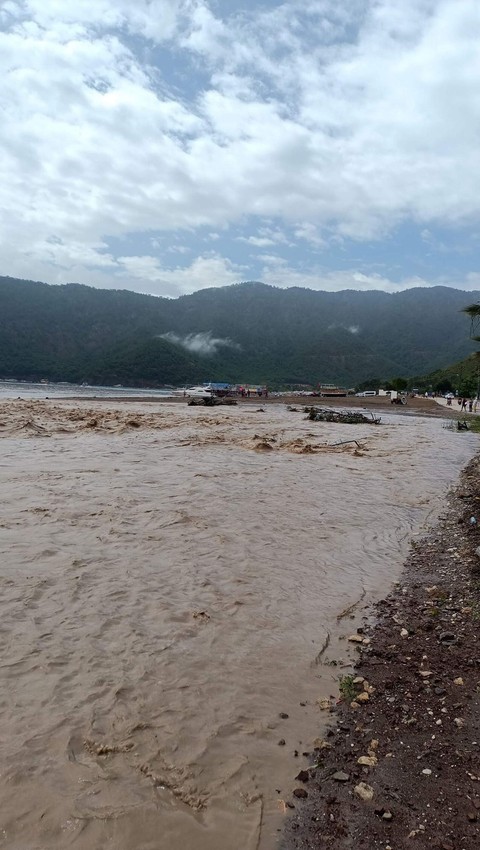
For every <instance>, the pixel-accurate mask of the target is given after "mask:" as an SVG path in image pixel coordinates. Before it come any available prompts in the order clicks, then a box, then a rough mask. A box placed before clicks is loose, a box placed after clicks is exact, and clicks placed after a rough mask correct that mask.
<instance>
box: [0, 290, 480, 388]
mask: <svg viewBox="0 0 480 850" xmlns="http://www.w3.org/2000/svg"><path fill="white" fill-rule="evenodd" d="M478 298H479V293H472V292H461V291H460V290H456V289H451V288H448V287H433V288H431V289H426V288H422V289H420V288H419V289H409V290H406V291H404V292H399V293H395V294H387V293H385V292H357V291H351V290H345V291H343V292H317V291H312V290H308V289H299V288H292V289H276V288H275V287H271V286H266V285H264V284H262V283H242V284H238V285H235V286H228V287H223V288H216V289H206V290H202V291H200V292H196V293H194V294H193V295H186V296H182V297H181V298H178V299H175V300H173V299H167V298H157V297H155V296H151V295H139V294H136V293H133V292H127V291H125V290H100V289H94V288H91V287H87V286H80V285H78V284H67V285H65V286H49V285H47V284H44V283H36V282H33V281H24V280H17V279H14V278H9V277H0V377H3V378H19V379H29V380H37V379H41V378H48V379H50V380H66V381H77V382H83V381H86V382H88V383H108V384H112V383H113V384H117V383H121V384H125V385H129V384H130V385H137V386H139V385H148V386H161V385H163V384H183V383H185V382H196V381H201V380H208V379H212V380H215V379H216V380H227V381H242V382H244V381H245V382H251V383H253V382H262V383H268V384H270V385H278V384H301V383H308V384H316V383H318V382H319V381H328V382H335V383H336V382H338V383H341V384H347V385H349V386H353V385H354V384H356V383H358V382H360V381H364V380H367V379H369V378H371V377H375V376H376V377H379V378H386V379H388V378H393V377H396V376H398V375H403V376H409V375H419V374H425V373H428V372H432V371H434V370H436V369H440V368H442V367H444V366H446V365H448V364H449V363H452V362H455V361H458V360H460V359H461V358H463V357H465V356H466V355H468V354H469V353H470V352H471V351H472V344H471V342H470V340H469V320H468V317H467V316H465V315H464V314H463V313H462V312H461V311H462V309H463V308H464V307H465V306H466V305H468V304H471V303H472V302H473V301H476V300H478Z"/></svg>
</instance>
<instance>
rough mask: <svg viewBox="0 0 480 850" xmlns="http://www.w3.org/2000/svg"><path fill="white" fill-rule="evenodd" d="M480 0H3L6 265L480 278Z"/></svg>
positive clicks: (38, 271)
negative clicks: (286, 0)
mask: <svg viewBox="0 0 480 850" xmlns="http://www.w3.org/2000/svg"><path fill="white" fill-rule="evenodd" d="M479 43H480V2H479V0H401V2H400V0H298V2H297V0H288V2H283V3H282V2H275V0H0V79H1V81H2V82H1V85H0V249H1V257H2V262H1V264H0V274H8V275H12V276H15V277H23V278H33V279H37V280H45V281H48V282H49V283H65V282H69V281H78V282H80V283H87V284H91V285H95V286H101V287H114V288H128V289H134V290H136V291H139V292H149V293H154V294H162V295H168V296H173V297H175V296H177V295H179V294H183V293H187V292H191V291H194V290H197V289H200V288H203V287H209V286H224V285H225V284H229V283H235V282H238V281H242V280H263V281H265V282H266V283H271V284H276V285H278V286H292V285H294V286H307V287H311V288H315V289H329V290H338V289H346V288H356V289H384V290H387V291H396V290H399V289H404V288H407V287H410V286H419V285H420V286H425V285H432V284H438V283H443V284H447V285H452V286H457V287H460V288H463V289H480V264H479V258H480V245H479V239H480V230H479V219H480V50H479Z"/></svg>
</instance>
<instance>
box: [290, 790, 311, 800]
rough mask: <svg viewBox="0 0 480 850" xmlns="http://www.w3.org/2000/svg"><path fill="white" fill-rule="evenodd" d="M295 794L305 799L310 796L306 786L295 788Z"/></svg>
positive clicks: (300, 798)
mask: <svg viewBox="0 0 480 850" xmlns="http://www.w3.org/2000/svg"><path fill="white" fill-rule="evenodd" d="M293 796H294V797H298V799H299V800H305V799H306V797H308V793H307V791H305V788H294V789H293Z"/></svg>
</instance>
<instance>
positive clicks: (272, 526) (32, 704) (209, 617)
mask: <svg viewBox="0 0 480 850" xmlns="http://www.w3.org/2000/svg"><path fill="white" fill-rule="evenodd" d="M268 401H269V403H268V404H265V400H258V401H257V400H255V401H253V402H252V401H251V402H250V403H248V404H247V403H246V404H239V405H238V406H235V407H231V408H230V407H218V408H213V409H208V408H199V407H198V408H197V407H188V406H187V405H186V404H185V403H181V404H180V403H170V402H168V401H166V400H164V401H159V400H158V399H152V400H151V401H146V400H144V399H136V400H135V401H126V400H125V399H122V400H112V399H104V400H101V401H100V400H93V399H90V400H74V399H63V400H60V399H56V400H45V399H43V400H40V399H37V400H13V399H11V400H6V399H5V400H2V403H1V408H0V453H1V454H0V457H1V468H0V471H1V481H2V492H3V493H4V500H3V501H4V504H5V509H4V513H3V517H2V521H1V529H0V531H1V551H2V571H1V585H2V594H1V612H2V617H1V621H0V622H1V628H0V635H1V640H2V644H3V646H2V649H3V652H2V658H3V664H2V668H1V677H2V680H3V681H2V685H3V687H2V694H3V695H4V696H3V698H2V717H3V728H2V763H3V765H4V770H3V771H2V776H1V777H0V799H1V800H2V809H3V811H4V815H3V818H2V821H3V822H2V824H1V826H0V829H1V830H3V832H2V833H0V835H3V846H5V847H11V848H26V847H28V848H35V850H40V848H64V847H68V846H71V845H72V844H74V846H76V847H79V848H81V850H83V848H92V847H98V848H100V847H102V848H103V847H106V846H112V847H115V848H118V850H133V848H135V850H139V848H145V850H146V848H152V850H153V848H155V850H163V848H165V850H166V849H167V848H169V850H170V848H173V847H182V848H186V850H190V848H192V850H193V848H199V850H225V847H228V848H229V850H250V848H251V849H252V850H257V848H260V850H274V848H275V847H276V846H278V843H279V840H280V838H281V835H282V830H283V828H284V825H285V821H286V818H287V817H288V813H289V812H290V811H291V810H290V809H289V808H288V806H287V802H291V801H292V799H293V798H292V794H293V790H294V789H295V787H297V786H298V782H296V781H295V776H296V775H297V774H298V771H300V770H301V769H306V768H308V766H309V765H310V764H311V753H312V751H313V742H314V740H315V738H316V737H318V736H319V735H321V734H322V730H326V728H327V722H328V717H327V716H326V713H325V711H322V710H321V708H320V703H321V701H322V700H325V699H329V698H330V696H331V695H334V696H338V692H339V676H341V675H343V674H345V671H349V670H351V669H352V663H353V661H354V659H355V658H356V657H357V656H356V650H355V646H354V645H353V644H352V643H350V642H349V641H348V640H347V638H348V636H349V634H350V632H351V631H352V630H353V631H355V629H356V628H357V627H362V626H364V625H365V620H364V618H367V621H368V622H369V621H370V620H373V618H374V605H375V604H376V603H378V602H379V600H381V599H382V598H383V597H385V596H387V595H388V594H389V593H390V591H391V589H392V586H393V584H394V582H395V581H397V580H398V579H399V578H400V576H401V572H402V565H403V562H404V560H405V558H406V556H407V554H408V551H409V546H410V542H411V540H412V538H415V539H416V538H419V537H420V536H421V535H422V534H424V533H425V531H426V530H427V529H428V528H429V527H430V526H431V525H432V524H433V523H434V522H435V521H436V519H437V518H438V515H439V512H440V511H441V510H442V505H443V504H444V500H445V497H446V494H447V492H448V490H449V487H450V486H451V484H452V483H454V482H456V481H457V480H458V477H459V474H460V470H461V469H462V467H464V466H465V465H466V464H467V462H468V461H469V460H470V459H471V458H472V456H473V455H474V453H475V451H476V448H477V439H476V437H475V436H474V435H472V434H468V433H467V434H464V433H461V434H459V433H458V432H456V431H455V430H452V429H450V428H449V427H445V425H446V424H448V423H446V421H445V420H444V419H443V418H442V416H443V415H444V413H445V412H444V411H442V410H441V409H440V408H438V409H437V410H434V409H433V407H432V405H431V404H429V405H427V407H425V406H424V405H423V404H422V407H421V408H418V409H414V408H410V409H409V410H407V411H402V412H398V411H397V410H396V409H395V410H393V411H391V410H388V409H386V408H385V409H383V410H381V416H382V422H381V424H380V425H378V426H375V425H367V424H365V425H355V426H352V425H339V424H332V423H323V422H310V421H308V420H306V418H305V414H304V413H303V406H302V405H303V403H304V402H305V401H307V403H310V402H313V403H316V404H322V405H323V400H319V399H313V400H310V399H308V400H299V399H297V400H296V404H295V405H294V406H296V408H297V409H296V410H288V409H287V407H286V405H285V404H284V403H282V402H280V401H278V400H272V401H270V400H268ZM361 401H362V406H363V400H361ZM368 401H370V400H368ZM375 401H376V400H375ZM426 401H427V400H425V402H426ZM343 402H344V400H341V402H337V403H336V405H335V406H336V407H338V408H341V407H342V406H344V405H343ZM357 406H358V400H357ZM365 406H366V407H367V408H368V409H370V407H371V405H365ZM377 409H378V410H380V409H381V406H380V407H377V408H375V410H377ZM422 412H428V413H430V412H432V413H435V414H436V415H430V416H422V415H419V414H421V413H422ZM404 413H407V414H408V415H402V414H404ZM5 813H6V814H5ZM306 846H308V845H306Z"/></svg>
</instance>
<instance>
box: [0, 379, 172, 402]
mask: <svg viewBox="0 0 480 850" xmlns="http://www.w3.org/2000/svg"><path fill="white" fill-rule="evenodd" d="M171 395H172V391H170V390H155V389H145V388H142V389H136V388H133V387H96V386H95V387H93V386H85V385H82V386H80V385H79V384H69V383H66V382H64V383H63V384H62V383H53V384H50V383H46V384H42V383H37V384H35V383H29V382H27V381H0V399H13V398H22V399H44V398H49V399H51V398H54V399H60V398H71V397H72V396H75V397H78V398H82V396H86V397H88V398H91V397H92V396H94V397H95V398H112V397H115V398H119V397H125V398H128V397H129V396H135V397H136V398H137V397H141V396H148V397H149V398H155V397H156V396H159V397H167V398H168V397H169V396H171Z"/></svg>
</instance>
